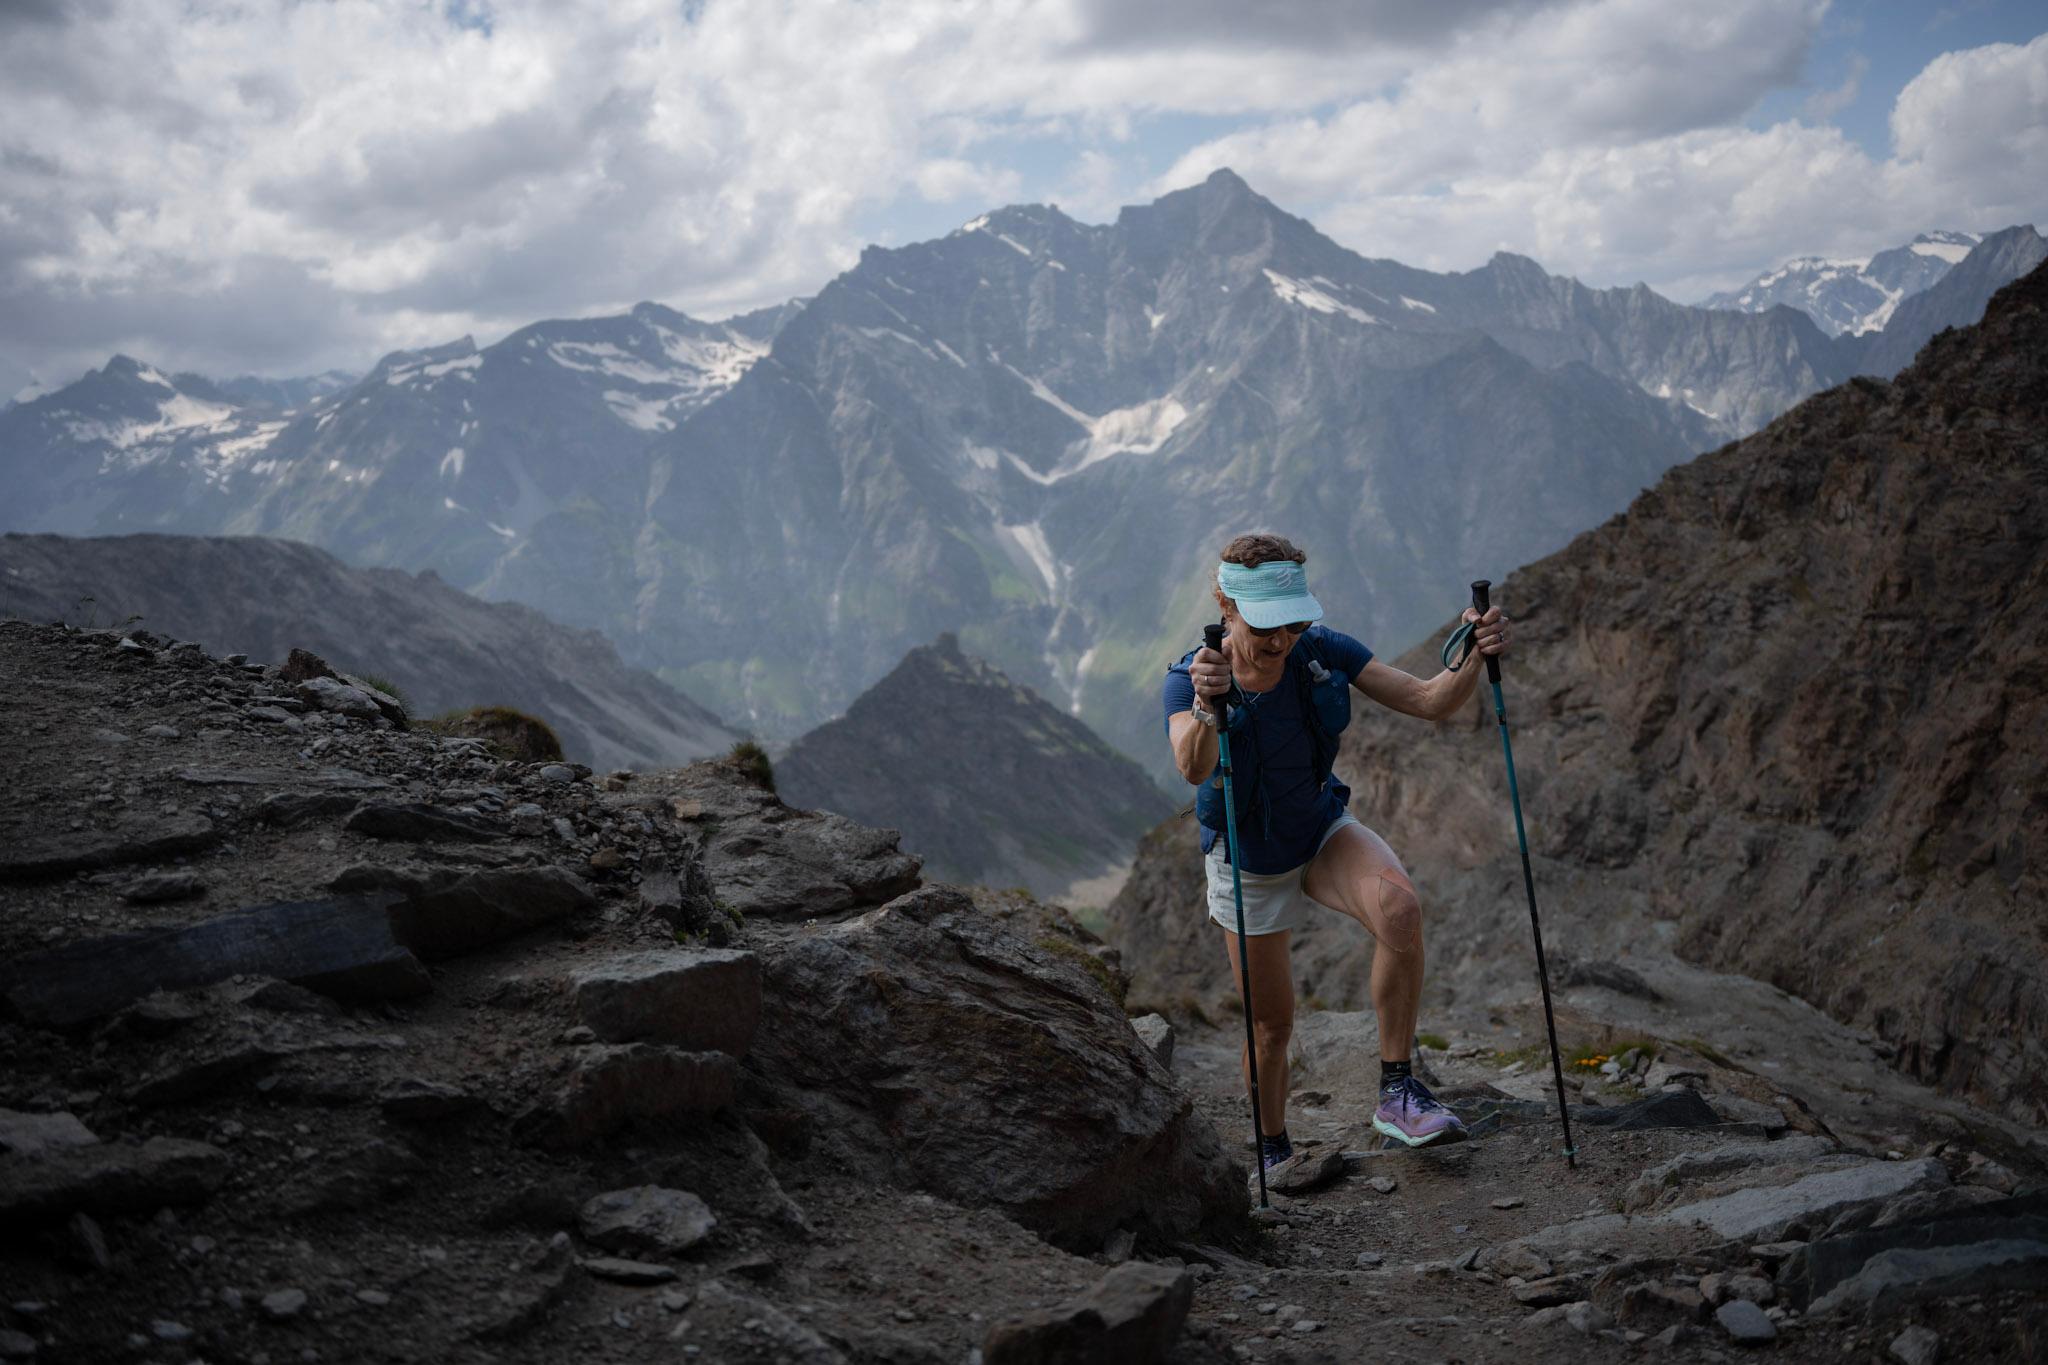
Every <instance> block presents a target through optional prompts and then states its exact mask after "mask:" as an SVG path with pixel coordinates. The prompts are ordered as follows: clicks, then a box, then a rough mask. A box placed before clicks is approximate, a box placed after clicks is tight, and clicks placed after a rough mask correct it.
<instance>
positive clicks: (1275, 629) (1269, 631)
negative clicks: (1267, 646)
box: [1244, 621, 1310, 640]
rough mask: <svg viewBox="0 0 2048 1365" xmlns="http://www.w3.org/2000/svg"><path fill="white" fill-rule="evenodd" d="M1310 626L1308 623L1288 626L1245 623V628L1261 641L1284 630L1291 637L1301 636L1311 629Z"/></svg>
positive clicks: (1296, 622)
mask: <svg viewBox="0 0 2048 1365" xmlns="http://www.w3.org/2000/svg"><path fill="white" fill-rule="evenodd" d="M1309 625H1310V623H1309V622H1307V621H1293V622H1289V623H1288V624H1287V625H1284V626H1255V625H1253V624H1251V623H1250V622H1249V621H1247V622H1245V627H1244V628H1245V629H1246V630H1248V631H1250V632H1251V633H1252V634H1253V635H1255V636H1257V637H1258V638H1259V639H1261V640H1264V639H1266V638H1268V637H1269V636H1272V635H1275V634H1278V633H1279V632H1280V631H1283V630H1284V631H1286V632H1287V633H1288V634H1289V635H1299V634H1301V633H1302V632H1303V631H1305V630H1307V629H1308V628H1309Z"/></svg>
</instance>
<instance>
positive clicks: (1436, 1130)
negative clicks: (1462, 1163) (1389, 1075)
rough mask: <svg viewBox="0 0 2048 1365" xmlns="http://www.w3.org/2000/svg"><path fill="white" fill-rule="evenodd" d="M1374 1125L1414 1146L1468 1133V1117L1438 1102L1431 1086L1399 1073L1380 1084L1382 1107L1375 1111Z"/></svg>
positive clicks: (1375, 1128) (1451, 1138)
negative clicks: (1466, 1128)
mask: <svg viewBox="0 0 2048 1365" xmlns="http://www.w3.org/2000/svg"><path fill="white" fill-rule="evenodd" d="M1372 1126H1373V1128H1374V1130H1375V1131H1377V1132H1380V1133H1384V1134H1385V1135H1386V1136H1388V1137H1390V1138H1393V1139H1394V1140H1395V1141H1397V1142H1404V1143H1406V1144H1407V1145H1408V1146H1410V1147H1420V1146H1422V1145H1423V1144H1424V1143H1428V1142H1435V1141H1437V1140H1438V1139H1440V1138H1441V1139H1444V1140H1446V1141H1451V1142H1455V1141H1457V1140H1458V1139H1459V1138H1462V1137H1464V1136H1465V1123H1464V1120H1462V1119H1460V1118H1459V1117H1458V1116H1457V1115H1456V1114H1453V1113H1452V1112H1451V1111H1450V1110H1448V1109H1446V1108H1444V1107H1443V1106H1442V1105H1441V1104H1438V1103H1437V1099H1436V1096H1434V1095H1432V1094H1430V1093H1429V1087H1428V1086H1426V1085H1424V1084H1423V1083H1422V1082H1421V1081H1418V1080H1416V1079H1415V1078H1414V1077H1413V1076H1397V1077H1395V1078H1394V1079H1393V1080H1391V1081H1388V1082H1387V1083H1386V1084H1385V1085H1383V1086H1381V1087H1380V1107H1379V1108H1378V1109H1376V1110H1374V1111H1373V1116H1372Z"/></svg>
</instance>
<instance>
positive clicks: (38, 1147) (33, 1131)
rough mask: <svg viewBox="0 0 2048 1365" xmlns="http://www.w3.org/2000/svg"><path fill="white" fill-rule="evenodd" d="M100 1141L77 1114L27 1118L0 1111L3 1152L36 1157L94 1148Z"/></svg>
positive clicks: (0, 1145)
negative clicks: (67, 1149)
mask: <svg viewBox="0 0 2048 1365" xmlns="http://www.w3.org/2000/svg"><path fill="white" fill-rule="evenodd" d="M98 1141H99V1138H98V1137H96V1136H95V1135H94V1134H93V1131H92V1129H90V1128H88V1127H86V1126H85V1125H84V1124H82V1123H80V1122H79V1121H78V1116H77V1115H76V1114H23V1113H18V1112H16V1111H15V1110H12V1109H0V1152H7V1153H10V1154H11V1155H14V1156H34V1155H35V1154H36V1153H38V1152H43V1151H48V1150H49V1149H51V1148H58V1147H90V1146H92V1145H93V1144H94V1143H96V1142H98Z"/></svg>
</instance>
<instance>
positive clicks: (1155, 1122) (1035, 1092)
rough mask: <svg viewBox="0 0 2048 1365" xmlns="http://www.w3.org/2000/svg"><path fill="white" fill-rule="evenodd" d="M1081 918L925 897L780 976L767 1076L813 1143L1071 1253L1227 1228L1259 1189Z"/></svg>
mask: <svg viewBox="0 0 2048 1365" xmlns="http://www.w3.org/2000/svg"><path fill="white" fill-rule="evenodd" d="M1084 933H1085V931H1079V929H1078V926H1075V925H1073V924H1072V923H1071V921H1067V920H1065V919H1064V917H1062V916H1060V915H1059V914H1058V913H1057V912H1054V911H1049V910H1046V909H1044V908H1043V907H1039V906H1037V905H1036V904H1035V903H1033V902H1030V901H1028V900H1026V901H1022V902H1021V903H1009V902H1006V901H1005V900H1004V899H1003V898H1000V897H985V898H984V899H983V900H982V902H981V903H979V904H977V903H976V902H975V901H974V900H973V899H971V898H970V897H968V896H967V895H966V894H964V893H962V892H960V891H957V890H955V889H953V888H950V887H927V888H925V889H923V890H920V891H916V892H913V893H911V894H910V895H908V896H904V897H901V898H899V899H897V900H894V901H891V902H890V903H889V904H888V905H885V906H883V907H882V908H881V909H879V910H873V911H870V912H869V913H867V914H865V915H862V916H860V917H859V918H857V919H850V920H842V921H841V922H839V923H837V924H835V925H832V926H829V927H825V928H821V929H819V930H818V931H816V932H814V933H807V934H803V935H800V936H797V937H796V938H794V939H792V940H791V941H790V942H789V943H787V944H786V945H785V946H784V947H783V948H782V950H781V951H779V952H777V953H775V954H774V955H772V956H771V957H770V958H769V960H768V967H767V972H768V977H767V983H766V987H765V991H766V996H767V1015H766V1017H765V1019H764V1021H763V1022H764V1027H763V1029H762V1037H761V1042H760V1045H759V1047H758V1048H757V1051H756V1058H755V1065H756V1066H757V1067H758V1068H759V1069H760V1070H761V1072H762V1073H763V1075H764V1076H765V1077H766V1078H768V1079H769V1080H770V1081H772V1082H773V1083H774V1085H775V1086H776V1088H777V1091H778V1094H779V1095H780V1096H781V1097H782V1102H784V1103H787V1104H788V1105H790V1106H791V1107H793V1108H796V1109H799V1110H801V1111H802V1112H804V1113H805V1114H807V1115H808V1116H809V1118H810V1120H811V1125H812V1128H813V1131H814V1132H815V1134H816V1137H815V1139H814V1141H815V1142H817V1143H818V1144H820V1145H822V1146H826V1147H828V1148H829V1149H830V1150H831V1151H832V1152H833V1153H834V1155H835V1156H836V1157H837V1159H838V1160H839V1161H841V1162H843V1163H844V1164H846V1165H847V1166H849V1167H850V1168H853V1169H864V1170H872V1171H874V1172H876V1173H877V1174H878V1175H888V1176H890V1177H892V1178H894V1179H897V1180H900V1181H903V1182H905V1183H908V1184H912V1185H916V1186H918V1187H921V1188H923V1189H927V1190H930V1191H931V1192H933V1193H935V1194H938V1195H942V1196H944V1197H945V1198H947V1199H951V1200H954V1201H956V1202H962V1203H981V1202H989V1203H993V1204H994V1205H996V1206H997V1207H999V1208H1002V1209H1003V1210H1005V1211H1006V1212H1008V1213H1009V1214H1011V1215H1012V1216H1013V1217H1015V1218H1016V1219H1018V1221H1020V1222H1022V1223H1023V1224H1024V1225H1025V1226H1027V1227H1031V1228H1035V1229H1037V1230H1039V1231H1041V1232H1043V1233H1045V1234H1046V1235H1047V1236H1049V1237H1051V1238H1052V1239H1053V1240H1055V1241H1057V1242H1061V1243H1063V1244H1068V1245H1075V1246H1082V1247H1090V1248H1092V1247H1095V1246H1098V1245H1100V1244H1101V1243H1102V1241H1103V1239H1104V1238H1105V1237H1107V1236H1108V1235H1109V1234H1110V1233H1111V1232H1113V1231H1115V1230H1116V1229H1118V1228H1119V1227H1128V1228H1131V1229H1133V1230H1136V1231H1139V1232H1141V1233H1143V1234H1145V1235H1147V1236H1150V1237H1152V1238H1153V1239H1154V1240H1157V1241H1171V1240H1174V1239H1178V1238H1188V1237H1198V1236H1200V1235H1201V1234H1203V1233H1205V1232H1211V1233H1213V1232H1214V1231H1216V1230H1218V1229H1223V1230H1228V1229H1229V1228H1230V1227H1231V1226H1233V1225H1234V1224H1235V1223H1236V1221H1237V1220H1238V1219H1239V1218H1240V1217H1241V1215H1242V1196H1240V1195H1239V1194H1238V1192H1237V1191H1238V1190H1239V1189H1240V1188H1241V1186H1242V1182H1243V1172H1242V1170H1241V1169H1238V1168H1236V1167H1235V1166H1234V1165H1233V1164H1232V1162H1231V1161H1230V1160H1228V1159H1227V1158H1226V1157H1225V1156H1224V1154H1223V1151H1222V1149H1221V1147H1220V1146H1219V1145H1218V1144H1217V1141H1216V1136H1215V1133H1214V1130H1213V1129H1211V1128H1210V1127H1209V1125H1208V1124H1207V1123H1206V1122H1203V1121H1200V1120H1197V1119H1195V1117H1194V1115H1193V1112H1192V1109H1191V1103H1190V1101H1189V1099H1188V1097H1187V1095H1186V1094H1185V1093H1184V1092H1183V1091H1182V1090H1181V1089H1180V1087H1179V1086H1178V1085H1177V1084H1175V1082H1174V1081H1173V1078H1172V1073H1171V1072H1170V1071H1168V1070H1167V1068H1166V1067H1165V1066H1164V1065H1162V1064H1161V1063H1160V1061H1159V1060H1158V1058H1157V1057H1155V1056H1154V1055H1153V1053H1152V1051H1151V1049H1150V1048H1148V1047H1147V1046H1145V1044H1144V1042H1143V1041H1142V1040H1141V1039H1140V1038H1139V1037H1138V1035H1137V1033H1136V1032H1135V1031H1134V1030H1133V1029H1132V1028H1131V1026H1130V1024H1129V1022H1128V1021H1127V1020H1126V1019H1125V1017H1124V1013H1123V1010H1122V1009H1121V1008H1120V1007H1119V1004H1118V1001H1117V999H1116V998H1115V997H1114V996H1113V995H1112V994H1111V993H1110V990H1109V989H1108V988H1107V987H1106V985H1105V977H1106V976H1107V975H1108V972H1109V969H1108V968H1106V967H1105V966H1104V965H1103V964H1102V963H1101V962H1100V961H1099V960H1098V959H1096V958H1095V957H1093V956H1092V955H1091V954H1090V953H1089V952H1088V950H1087V947H1086V946H1085V941H1084V940H1083V938H1082V934H1084Z"/></svg>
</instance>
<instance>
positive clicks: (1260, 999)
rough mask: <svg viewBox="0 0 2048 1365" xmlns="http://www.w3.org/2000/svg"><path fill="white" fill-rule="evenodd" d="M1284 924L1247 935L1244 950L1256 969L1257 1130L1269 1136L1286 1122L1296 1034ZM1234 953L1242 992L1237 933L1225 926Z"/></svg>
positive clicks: (1233, 971) (1234, 974)
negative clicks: (1290, 1054)
mask: <svg viewBox="0 0 2048 1365" xmlns="http://www.w3.org/2000/svg"><path fill="white" fill-rule="evenodd" d="M1293 937H1294V935H1293V934H1291V933H1289V932H1288V931H1286V930H1285V929H1283V930H1281V931H1280V932H1279V933H1277V934H1247V935H1245V940H1244V942H1245V956H1246V957H1247V958H1248V959H1249V962H1250V965H1251V971H1252V1037H1253V1038H1254V1039H1256V1040H1257V1042H1258V1045H1259V1131H1260V1132H1261V1133H1264V1134H1266V1135H1267V1136H1271V1135H1272V1134H1274V1133H1278V1132H1281V1131H1282V1130H1284V1129H1285V1128H1286V1127H1287V1042H1288V1040H1289V1039H1290V1038H1292V1037H1293V1036H1294V965H1293V963H1292V962H1291V961H1290V960H1289V959H1288V956H1287V945H1288V940H1290V939H1292V938H1293ZM1223 947H1224V950H1225V951H1226V952H1227V953H1228V954H1229V955H1230V979H1231V981H1232V983H1233V984H1235V985H1236V986H1237V988H1238V994H1239V996H1240V998H1242V996H1243V994H1244V979H1243V978H1242V977H1240V976H1239V975H1238V971H1237V935H1236V934H1233V933H1231V932H1230V931H1229V930H1228V929H1225V930H1224V931H1223ZM1244 1086H1245V1093H1246V1094H1250V1093H1251V1086H1252V1078H1251V1059H1250V1057H1248V1056H1247V1057H1246V1058H1245V1059H1244Z"/></svg>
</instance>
